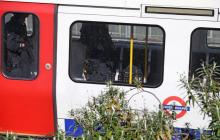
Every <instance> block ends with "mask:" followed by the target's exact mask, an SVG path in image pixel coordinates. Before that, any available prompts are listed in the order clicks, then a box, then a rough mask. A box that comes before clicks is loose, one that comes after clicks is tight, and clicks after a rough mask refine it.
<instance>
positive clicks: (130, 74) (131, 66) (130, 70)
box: [129, 26, 134, 84]
mask: <svg viewBox="0 0 220 140" xmlns="http://www.w3.org/2000/svg"><path fill="white" fill-rule="evenodd" d="M133 30H134V29H133V26H131V38H130V64H129V84H132V74H133V71H132V69H133V52H134V38H133Z"/></svg>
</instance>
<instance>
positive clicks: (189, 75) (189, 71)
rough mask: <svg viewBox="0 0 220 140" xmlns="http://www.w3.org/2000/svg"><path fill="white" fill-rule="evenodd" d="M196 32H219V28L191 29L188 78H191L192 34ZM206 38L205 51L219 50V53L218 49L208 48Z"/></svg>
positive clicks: (219, 48)
mask: <svg viewBox="0 0 220 140" xmlns="http://www.w3.org/2000/svg"><path fill="white" fill-rule="evenodd" d="M197 30H207V31H208V30H217V31H220V28H215V27H213V28H212V27H197V28H195V29H193V31H192V32H191V35H190V55H189V69H188V77H189V78H191V77H192V76H193V72H192V70H191V69H192V57H193V55H192V52H193V51H192V44H193V43H192V42H193V34H194V33H195V32H196V31H197ZM207 38H208V34H207V36H206V40H205V42H206V45H205V46H204V47H205V48H206V49H210V50H219V51H220V47H212V46H208V43H207Z"/></svg>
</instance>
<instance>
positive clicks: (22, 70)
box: [2, 12, 39, 80]
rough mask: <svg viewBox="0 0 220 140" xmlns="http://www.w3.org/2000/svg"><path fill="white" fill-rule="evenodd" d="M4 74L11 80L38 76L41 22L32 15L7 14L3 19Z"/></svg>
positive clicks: (29, 78) (30, 78)
mask: <svg viewBox="0 0 220 140" xmlns="http://www.w3.org/2000/svg"><path fill="white" fill-rule="evenodd" d="M3 20H4V21H3V23H4V24H3V29H4V30H3V32H4V33H3V40H4V47H3V51H2V52H3V73H4V75H5V76H6V77H7V78H10V79H26V80H32V79H34V78H36V76H37V74H38V48H39V20H38V18H37V17H36V16H35V15H33V14H31V13H12V12H10V13H6V14H5V15H4V18H3Z"/></svg>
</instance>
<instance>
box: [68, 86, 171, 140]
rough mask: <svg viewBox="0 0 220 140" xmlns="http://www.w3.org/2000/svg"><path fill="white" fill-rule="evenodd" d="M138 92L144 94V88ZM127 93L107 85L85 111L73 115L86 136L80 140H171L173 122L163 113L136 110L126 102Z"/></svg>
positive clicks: (71, 112)
mask: <svg viewBox="0 0 220 140" xmlns="http://www.w3.org/2000/svg"><path fill="white" fill-rule="evenodd" d="M139 90H142V92H144V91H143V89H141V88H140V89H139ZM127 93H128V92H124V91H120V90H119V89H118V88H115V87H113V86H111V85H108V86H107V89H106V90H105V91H104V92H103V93H102V94H101V95H99V96H98V97H93V98H92V99H91V100H90V101H89V102H88V103H87V105H86V106H85V107H83V108H81V109H78V110H72V111H70V115H71V116H72V117H73V118H74V119H75V120H76V121H77V122H78V123H79V124H80V125H81V126H82V127H83V128H84V135H83V136H82V137H81V138H78V139H89V140H93V139H95V140H96V139H104V140H105V139H111V140H112V139H115V140H129V139H130V140H131V139H132V140H133V139H140V140H170V139H171V137H172V132H173V131H172V119H171V118H170V117H169V116H167V115H166V114H164V112H163V110H162V109H159V111H158V112H149V111H148V110H146V109H145V110H133V109H132V108H130V107H129V106H128V102H129V100H126V98H125V95H126V94H127Z"/></svg>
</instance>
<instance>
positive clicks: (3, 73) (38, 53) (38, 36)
mask: <svg viewBox="0 0 220 140" xmlns="http://www.w3.org/2000/svg"><path fill="white" fill-rule="evenodd" d="M14 13H18V14H31V15H32V16H33V19H34V18H35V20H36V22H37V23H38V24H36V23H35V22H34V20H33V33H32V34H31V36H28V37H30V38H32V37H33V36H36V37H37V38H38V41H37V50H36V51H37V54H36V58H37V60H36V67H37V69H36V70H37V74H36V75H35V76H34V77H33V78H24V77H11V76H8V75H7V74H6V73H5V71H6V68H5V62H4V61H5V58H4V57H5V55H4V51H5V45H4V33H5V24H6V23H5V16H6V15H7V14H14ZM1 23H2V25H1V26H2V31H1V34H2V37H1V41H2V42H1V45H2V48H0V49H1V51H2V53H1V60H0V62H1V68H0V69H1V75H3V77H5V78H6V79H10V80H20V81H34V80H36V79H37V78H38V76H39V72H40V71H39V70H40V68H39V67H40V64H39V63H40V18H39V16H38V15H36V14H35V13H32V12H26V11H7V12H4V13H3V14H2V17H1ZM36 26H38V35H37V34H36V31H35V28H36Z"/></svg>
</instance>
